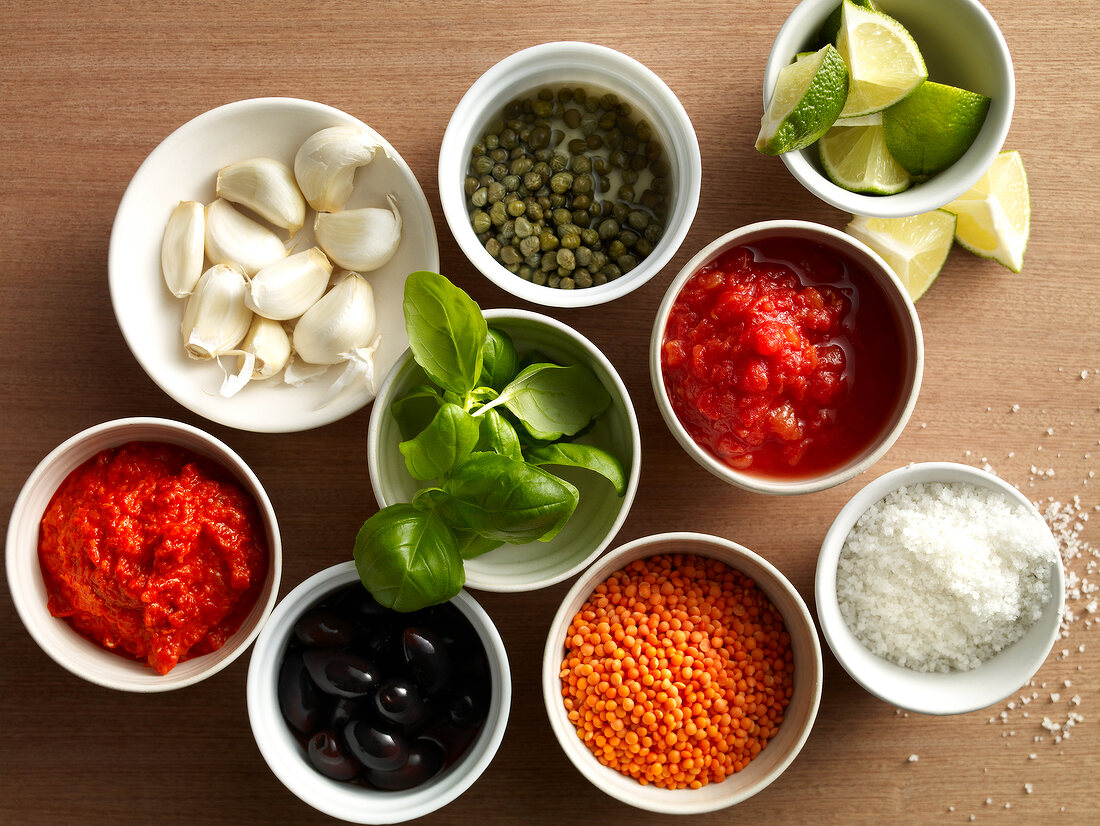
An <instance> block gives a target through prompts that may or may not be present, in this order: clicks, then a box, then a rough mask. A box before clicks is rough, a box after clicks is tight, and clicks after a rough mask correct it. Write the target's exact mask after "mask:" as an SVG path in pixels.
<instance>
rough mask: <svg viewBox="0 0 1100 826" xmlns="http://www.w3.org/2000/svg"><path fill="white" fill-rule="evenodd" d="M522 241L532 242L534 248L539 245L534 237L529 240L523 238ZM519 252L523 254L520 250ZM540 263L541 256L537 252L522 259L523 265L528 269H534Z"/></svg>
mask: <svg viewBox="0 0 1100 826" xmlns="http://www.w3.org/2000/svg"><path fill="white" fill-rule="evenodd" d="M523 240H525V241H534V242H535V246H536V247H538V245H539V239H538V238H536V237H535V236H534V235H532V236H531V237H530V238H524V239H523ZM520 252H523V250H520ZM541 261H542V255H540V254H539V253H538V252H533V253H531V254H530V255H528V256H527V257H526V258H524V259H523V263H524V264H526V265H527V266H528V267H534V268H537V267H538V265H539V264H540V263H541Z"/></svg>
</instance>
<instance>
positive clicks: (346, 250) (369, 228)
mask: <svg viewBox="0 0 1100 826" xmlns="http://www.w3.org/2000/svg"><path fill="white" fill-rule="evenodd" d="M386 200H387V201H388V202H389V205H390V208H389V209H384V208H379V207H366V208H365V209H347V210H344V211H342V212H318V213H317V218H316V219H315V220H314V222H313V231H314V233H315V234H316V236H317V243H318V244H320V245H321V249H323V250H324V251H325V252H326V253H328V257H329V258H331V259H332V260H333V261H335V262H336V263H337V264H339V265H340V266H341V267H345V268H347V269H349V270H355V271H356V272H370V271H371V270H376V269H378V268H379V267H381V266H382V265H384V264H385V263H386V262H387V261H389V260H390V259H391V258H392V257H393V254H394V253H395V252H397V247H398V245H399V244H400V243H401V213H400V212H398V211H397V200H396V199H395V198H394V197H393V195H389V196H387V198H386Z"/></svg>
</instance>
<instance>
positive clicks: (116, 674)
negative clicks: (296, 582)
mask: <svg viewBox="0 0 1100 826" xmlns="http://www.w3.org/2000/svg"><path fill="white" fill-rule="evenodd" d="M131 441H142V442H167V443H169V444H174V445H180V446H181V447H185V448H187V449H188V450H193V451H194V452H195V453H198V454H201V455H203V456H206V457H208V458H210V459H212V460H214V461H215V462H217V463H218V464H219V465H221V466H222V467H224V468H225V469H226V470H228V471H229V472H230V473H232V475H233V476H234V477H235V478H236V480H237V482H238V483H239V484H240V486H241V488H242V489H243V490H244V491H245V492H246V493H248V494H250V495H251V496H252V498H253V499H254V500H255V501H256V505H257V507H258V509H259V512H260V517H261V519H262V520H263V522H264V527H265V529H266V535H267V546H268V549H269V554H270V555H269V557H268V569H267V579H266V580H265V581H264V586H263V590H262V591H261V592H260V595H259V597H258V598H257V600H256V604H255V606H253V608H252V611H251V613H249V615H248V616H247V617H246V618H245V620H244V622H242V623H241V627H240V628H239V629H238V630H237V633H235V634H234V635H233V636H232V637H230V638H229V639H228V640H227V641H226V643H225V645H223V646H222V647H221V648H219V649H218V650H217V651H213V652H211V653H209V654H204V655H202V656H200V657H194V658H193V659H189V660H184V661H183V662H181V663H179V664H178V665H176V667H175V668H173V669H172V670H171V671H169V672H168V673H167V674H158V673H156V672H155V671H154V670H153V669H152V668H150V667H149V666H147V665H145V664H143V663H139V662H137V661H136V660H131V659H129V658H127V657H124V656H122V655H120V654H115V653H113V652H111V651H108V650H107V649H105V648H103V647H102V646H100V645H98V644H97V643H94V642H92V641H91V640H89V639H87V638H86V637H84V636H82V635H81V634H79V633H77V632H76V631H75V630H73V628H72V626H71V625H70V624H69V623H68V622H67V621H66V620H64V619H61V618H58V617H54V616H52V615H51V614H50V612H49V610H48V609H47V608H46V600H47V595H46V584H45V582H44V581H43V579H42V570H41V568H40V566H39V562H38V530H39V525H40V523H41V522H42V515H43V513H44V512H45V510H46V508H47V506H48V505H49V503H50V500H51V499H52V498H53V495H54V493H55V492H56V491H57V489H58V487H60V485H61V483H62V482H63V481H64V480H65V478H66V477H67V476H68V475H69V474H70V473H71V472H72V471H74V470H75V469H76V468H77V467H79V466H80V465H82V464H83V463H84V462H86V461H87V460H89V459H91V458H92V457H93V456H95V455H96V454H97V453H99V452H100V451H102V450H106V449H108V448H112V447H118V446H120V445H123V444H126V443H127V442H131ZM5 563H6V566H7V569H8V589H9V590H10V591H11V596H12V602H14V603H15V608H16V610H17V611H18V612H19V617H20V619H22V620H23V624H24V625H25V626H26V627H27V630H28V631H29V632H30V634H31V636H32V637H34V640H35V642H37V643H38V645H39V646H41V648H42V650H43V651H45V652H46V653H47V654H48V655H49V656H50V657H51V658H52V659H53V660H54V662H56V663H57V664H58V665H60V666H62V667H63V668H66V669H68V670H69V671H71V672H72V673H73V674H75V675H76V676H78V677H82V678H83V679H85V680H88V681H89V682H91V683H95V684H97V685H101V686H106V687H107V688H114V689H118V690H119V691H136V692H157V691H171V690H173V689H177V688H183V687H184V686H187V685H191V684H192V683H197V682H199V681H200V680H205V679H206V678H207V677H210V676H212V675H214V674H217V673H218V672H219V671H221V670H222V669H223V668H225V667H226V666H227V665H229V664H230V663H231V662H233V661H234V660H235V659H237V657H239V656H240V655H241V654H242V653H244V651H245V649H247V648H248V646H249V644H251V642H252V640H254V639H255V638H256V635H257V634H258V633H260V627H261V626H262V625H263V624H264V621H265V620H266V619H267V616H268V614H270V613H271V609H272V607H273V606H274V605H275V597H276V596H277V595H278V592H279V577H280V575H281V573H282V544H281V540H280V538H279V524H278V522H277V520H276V519H275V511H274V509H273V508H272V507H271V501H270V500H269V499H268V498H267V493H266V492H265V491H264V489H263V486H262V485H261V484H260V480H259V479H257V478H256V475H255V474H254V473H253V472H252V471H251V469H249V467H248V465H246V464H245V463H244V460H243V459H241V457H240V456H238V455H237V454H236V453H234V452H233V450H231V449H230V448H229V447H228V446H227V445H225V444H224V443H223V442H221V441H219V440H218V439H216V438H214V437H213V436H211V435H210V434H208V433H204V432H203V431H201V430H199V429H198V428H195V427H191V425H187V424H183V423H181V422H174V421H171V420H169V419H153V418H133V419H117V420H115V421H110V422H104V423H103V424H98V425H95V426H94V427H90V428H88V429H87V430H84V431H82V432H80V433H77V434H76V435H75V436H73V437H72V438H70V439H67V440H66V441H64V442H62V443H61V444H60V445H58V446H57V447H56V448H54V449H53V451H51V452H50V453H49V455H47V456H46V458H44V459H43V460H42V461H41V462H39V463H38V467H36V468H35V469H34V471H33V472H32V473H31V475H30V476H29V477H28V478H27V481H26V483H24V485H23V490H22V491H21V492H20V494H19V498H18V499H17V500H16V501H15V507H14V508H12V513H11V520H10V522H9V523H8V544H7V550H6V560H5Z"/></svg>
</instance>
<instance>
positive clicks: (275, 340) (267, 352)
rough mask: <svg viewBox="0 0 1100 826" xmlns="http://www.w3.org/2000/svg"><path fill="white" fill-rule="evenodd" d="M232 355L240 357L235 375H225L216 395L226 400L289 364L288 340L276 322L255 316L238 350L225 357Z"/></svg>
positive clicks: (281, 327) (281, 326)
mask: <svg viewBox="0 0 1100 826" xmlns="http://www.w3.org/2000/svg"><path fill="white" fill-rule="evenodd" d="M233 353H236V354H237V355H238V356H239V357H240V359H239V361H238V362H237V373H236V375H226V377H225V381H223V382H222V386H221V389H220V390H219V391H218V392H219V393H221V395H222V396H225V397H226V398H229V397H230V396H234V395H236V394H237V393H238V392H240V390H241V388H242V387H244V386H245V385H246V384H248V382H250V381H262V380H263V379H269V378H271V377H272V376H274V375H275V374H276V373H278V372H279V371H280V370H282V369H283V367H285V366H286V363H287V362H288V361H290V336H288V335H287V333H286V330H285V329H283V325H282V324H280V323H279V322H278V321H272V320H271V319H270V318H264V317H263V316H259V315H258V316H255V317H253V319H252V326H250V327H249V328H248V333H246V334H245V337H244V339H243V340H242V341H241V343H240V345H239V346H238V347H237V349H236V350H231V351H230V352H229V353H226V354H225V355H231V354H233Z"/></svg>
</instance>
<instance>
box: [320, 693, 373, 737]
mask: <svg viewBox="0 0 1100 826" xmlns="http://www.w3.org/2000/svg"><path fill="white" fill-rule="evenodd" d="M366 713H367V706H366V701H365V700H361V699H355V700H349V699H347V698H346V697H341V698H340V699H339V700H337V701H336V703H335V704H334V705H333V706H332V714H330V715H329V721H328V727H329V728H330V729H332V730H333V731H343V730H344V727H345V726H346V725H347V724H348V723H349V722H351V721H352V720H358V719H359V718H361V717H363V716H364V715H365V714H366Z"/></svg>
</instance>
